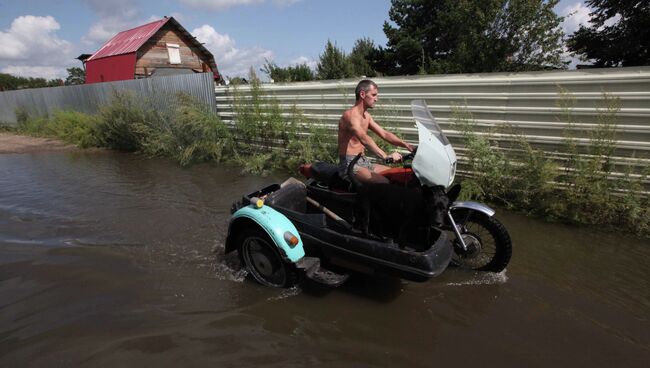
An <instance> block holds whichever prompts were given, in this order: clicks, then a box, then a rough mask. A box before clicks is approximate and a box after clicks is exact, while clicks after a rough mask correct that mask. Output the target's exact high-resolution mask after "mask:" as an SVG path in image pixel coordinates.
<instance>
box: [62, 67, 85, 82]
mask: <svg viewBox="0 0 650 368" xmlns="http://www.w3.org/2000/svg"><path fill="white" fill-rule="evenodd" d="M66 71H67V72H68V77H67V78H66V79H65V85H66V86H70V85H75V84H84V83H86V72H85V71H84V70H83V69H81V68H78V67H73V68H66Z"/></svg>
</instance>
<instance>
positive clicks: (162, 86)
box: [0, 73, 215, 125]
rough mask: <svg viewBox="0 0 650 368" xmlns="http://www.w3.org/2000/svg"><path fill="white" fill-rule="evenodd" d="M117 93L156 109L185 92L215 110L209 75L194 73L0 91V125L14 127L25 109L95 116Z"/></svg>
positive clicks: (35, 112) (35, 113)
mask: <svg viewBox="0 0 650 368" xmlns="http://www.w3.org/2000/svg"><path fill="white" fill-rule="evenodd" d="M120 90H130V91H134V92H136V93H138V94H140V95H141V96H143V97H147V98H150V100H151V103H153V104H155V105H157V106H159V107H160V108H164V107H165V106H170V102H172V101H173V98H174V95H175V94H176V93H178V92H185V93H187V94H189V95H191V96H193V97H194V98H196V99H197V100H198V101H200V102H202V103H205V104H206V105H207V106H210V108H211V109H215V101H214V77H213V75H212V73H197V74H183V75H175V76H169V77H158V78H147V79H137V80H129V81H119V82H106V83H94V84H85V85H79V86H65V87H51V88H34V89H23V90H18V91H7V92H0V123H4V124H9V125H15V124H16V122H17V121H16V110H17V109H23V110H25V111H26V112H27V113H28V114H29V115H30V116H43V115H50V114H52V113H53V112H54V111H56V110H64V109H70V110H75V111H81V112H86V113H95V112H97V111H98V109H99V107H100V106H102V105H105V104H107V103H108V102H109V101H110V98H111V95H112V93H113V91H120Z"/></svg>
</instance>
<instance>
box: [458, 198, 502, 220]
mask: <svg viewBox="0 0 650 368" xmlns="http://www.w3.org/2000/svg"><path fill="white" fill-rule="evenodd" d="M459 208H463V209H469V210H474V211H478V212H483V213H484V214H486V215H488V217H492V216H493V215H494V213H495V211H494V210H493V209H491V208H490V207H488V206H486V205H484V204H483V203H478V202H454V203H452V204H451V206H449V210H454V209H459Z"/></svg>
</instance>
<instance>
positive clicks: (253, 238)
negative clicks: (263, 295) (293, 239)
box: [236, 227, 298, 288]
mask: <svg viewBox="0 0 650 368" xmlns="http://www.w3.org/2000/svg"><path fill="white" fill-rule="evenodd" d="M236 244H237V249H238V251H239V257H240V260H241V262H242V264H243V265H244V266H245V267H246V270H247V271H248V274H249V275H250V276H252V277H253V278H254V279H255V281H257V282H258V283H260V284H262V285H265V286H270V287H279V288H288V287H292V286H294V285H295V284H296V283H297V282H298V272H297V270H296V268H295V266H294V265H292V264H289V263H287V262H285V261H284V260H283V259H282V256H281V255H280V252H279V250H278V248H277V246H276V245H275V244H274V243H273V241H272V240H271V238H269V236H268V235H267V234H266V233H265V232H264V231H262V230H260V229H257V228H253V227H248V228H245V229H242V230H241V233H240V234H239V236H238V237H237V240H236Z"/></svg>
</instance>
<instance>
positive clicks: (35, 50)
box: [0, 15, 72, 60]
mask: <svg viewBox="0 0 650 368" xmlns="http://www.w3.org/2000/svg"><path fill="white" fill-rule="evenodd" d="M60 28H61V26H59V23H57V21H56V20H55V19H54V18H53V17H51V16H46V17H37V16H33V15H24V16H20V17H18V18H16V19H14V20H13V22H11V28H9V29H8V30H7V31H6V32H0V45H2V47H0V60H2V59H5V60H7V59H9V60H33V59H38V58H48V59H54V60H60V58H61V56H62V55H65V56H68V55H67V54H68V53H70V51H71V49H72V45H71V44H70V42H68V41H66V40H63V39H61V38H59V37H58V36H57V35H56V31H58V30H59V29H60Z"/></svg>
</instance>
